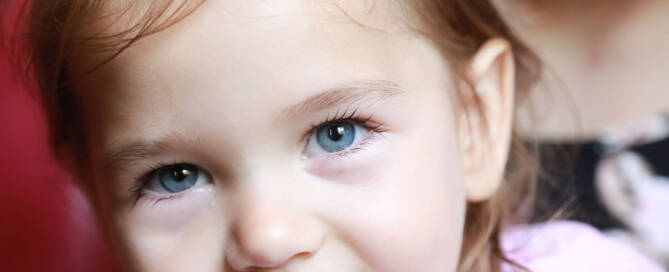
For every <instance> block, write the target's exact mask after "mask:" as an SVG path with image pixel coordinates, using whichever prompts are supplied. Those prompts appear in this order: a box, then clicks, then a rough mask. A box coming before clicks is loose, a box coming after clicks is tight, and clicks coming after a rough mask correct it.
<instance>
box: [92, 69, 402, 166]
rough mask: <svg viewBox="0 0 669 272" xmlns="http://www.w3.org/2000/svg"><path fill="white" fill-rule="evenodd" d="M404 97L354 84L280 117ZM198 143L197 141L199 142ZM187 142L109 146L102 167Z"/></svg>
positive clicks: (376, 83)
mask: <svg viewBox="0 0 669 272" xmlns="http://www.w3.org/2000/svg"><path fill="white" fill-rule="evenodd" d="M403 93H405V91H404V90H403V89H402V88H401V87H400V85H398V84H397V83H394V82H392V81H387V80H373V81H372V80H368V81H356V82H352V83H348V84H346V85H343V86H340V87H335V88H330V89H327V90H325V91H323V92H320V93H318V94H315V95H312V96H310V97H307V98H306V99H304V100H302V101H300V102H298V103H296V104H293V105H291V106H289V107H287V108H286V110H284V112H283V115H282V116H284V117H285V118H289V119H288V120H290V119H293V118H299V117H300V116H303V115H305V114H309V113H313V112H318V111H322V110H325V109H328V108H331V107H334V106H337V105H342V104H353V103H357V102H360V101H362V100H368V99H369V100H371V101H374V102H378V101H382V100H386V99H388V98H391V97H395V96H398V95H400V94H403ZM201 140H202V139H198V141H201ZM188 142H190V141H189V140H188V139H187V138H186V137H185V136H184V135H183V134H182V133H180V132H178V131H176V132H173V133H170V134H167V135H165V136H163V137H160V138H159V139H156V140H148V141H146V140H138V141H133V142H130V143H125V144H112V145H111V147H110V148H109V149H108V151H107V152H105V153H104V156H103V166H104V167H105V168H106V169H123V168H125V167H127V166H128V165H131V164H132V163H134V162H137V161H140V160H143V159H147V158H152V157H156V156H159V155H161V154H163V153H164V152H166V151H168V150H170V149H171V148H173V147H174V146H178V145H180V144H185V143H188Z"/></svg>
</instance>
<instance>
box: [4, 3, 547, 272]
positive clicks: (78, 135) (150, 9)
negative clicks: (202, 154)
mask: <svg viewBox="0 0 669 272" xmlns="http://www.w3.org/2000/svg"><path fill="white" fill-rule="evenodd" d="M10 2H11V1H10ZM139 2H142V3H141V4H144V5H145V6H140V7H139V9H138V8H137V6H139V4H137V3H139ZM149 2H150V4H148V3H149ZM177 2H180V3H177ZM202 2H203V1H202V0H196V1H169V0H166V1H91V0H62V1H35V0H33V1H27V2H25V3H24V4H23V10H22V12H21V13H22V14H24V15H25V16H24V18H25V19H26V20H27V23H28V29H27V36H25V37H27V40H20V41H19V42H18V43H17V44H21V45H20V47H22V48H27V49H26V50H23V51H22V52H23V53H24V54H22V56H23V57H22V58H18V59H19V60H22V61H19V62H18V63H19V65H20V66H21V67H22V69H23V70H24V71H29V72H30V73H31V74H33V75H34V77H35V80H36V82H37V88H36V89H37V92H36V96H37V97H38V99H39V100H40V101H41V103H42V105H43V107H44V109H45V110H46V113H47V117H48V123H49V127H50V136H51V137H50V139H51V146H52V149H53V150H54V152H55V153H56V155H57V156H58V155H59V153H60V151H61V150H62V148H64V147H69V146H74V145H76V146H77V147H85V146H86V145H85V144H84V143H85V142H86V138H85V135H84V132H83V131H84V130H83V127H82V116H81V112H80V110H79V109H80V107H79V103H81V102H80V101H78V100H77V98H76V96H75V95H74V93H73V91H72V90H71V88H70V87H69V84H68V82H69V81H70V80H71V78H72V76H73V75H71V74H69V73H68V61H69V60H70V57H71V56H72V54H73V53H75V52H76V51H77V50H96V51H99V52H106V53H109V57H108V58H106V59H105V60H104V61H102V63H100V64H99V65H103V64H104V63H105V62H106V61H109V60H111V59H112V58H114V57H115V56H116V55H118V54H120V53H121V52H122V51H123V50H124V49H126V48H128V47H129V46H132V45H133V43H135V42H136V41H137V40H139V39H141V38H143V37H146V36H148V35H151V34H153V33H156V32H159V31H161V30H162V29H165V28H167V27H169V26H170V25H172V24H175V23H178V22H179V21H180V20H181V19H183V18H184V17H186V16H188V15H189V14H190V13H191V12H193V11H194V10H195V9H196V8H197V7H198V6H199V5H200V4H201V3H202ZM110 3H114V5H118V6H119V7H116V8H115V9H112V10H115V11H116V12H117V16H118V15H119V14H120V15H121V16H122V17H129V18H130V20H132V23H131V24H129V27H127V28H125V29H123V30H120V31H116V32H114V33H111V34H109V33H107V34H104V35H102V34H99V33H97V34H96V33H82V32H80V31H81V28H82V27H81V26H82V25H90V24H94V23H97V22H98V21H99V20H104V19H105V18H104V15H103V16H100V14H104V13H101V11H102V10H109V9H108V8H109V7H108V6H109V5H110ZM119 3H124V4H125V5H119ZM410 3H411V4H412V5H413V6H410V9H411V11H413V12H416V14H417V15H418V17H419V19H420V21H421V23H422V24H423V25H424V27H423V28H422V29H418V30H417V31H418V32H420V33H421V34H424V35H426V36H427V37H429V38H430V39H431V40H432V41H433V42H434V43H435V44H436V45H437V46H438V47H439V48H440V49H441V51H442V53H443V56H444V58H445V59H446V60H447V61H448V63H449V64H450V65H451V68H452V71H454V76H456V77H459V78H464V77H463V76H462V75H463V74H464V69H465V67H466V65H467V61H469V59H470V58H471V57H472V56H473V55H474V54H475V53H476V51H477V49H478V48H479V47H480V46H481V45H482V44H483V43H484V42H485V41H487V40H488V39H491V38H495V37H500V38H503V39H505V40H507V41H508V42H509V43H510V44H511V46H512V50H513V54H514V56H515V65H516V87H517V90H516V95H515V96H516V104H519V103H521V102H522V101H523V100H524V98H525V97H526V96H527V94H528V92H529V90H530V88H531V87H532V85H533V84H534V83H535V82H536V81H537V80H538V77H539V75H540V73H541V71H540V70H541V63H540V61H539V59H538V57H537V56H536V55H535V54H534V53H533V52H532V51H531V50H529V49H528V48H527V47H526V46H525V45H524V44H523V43H522V42H521V41H520V40H519V39H518V38H516V36H515V35H513V33H512V32H511V30H510V29H509V28H508V27H507V25H506V24H505V23H504V21H503V20H502V18H501V16H500V14H499V13H498V12H497V10H496V9H495V7H494V6H493V5H492V3H490V1H489V0H415V1H410ZM146 4H148V5H146ZM138 10H139V11H138ZM14 48H16V46H15V47H14ZM14 55H15V56H18V55H20V54H14ZM465 89H467V90H465ZM465 89H462V88H458V89H457V95H458V97H461V98H462V97H476V95H475V94H466V93H465V92H471V90H472V88H465ZM474 102H476V101H474ZM75 143H76V144H75ZM511 144H512V146H511V149H510V150H511V153H510V155H509V161H508V163H507V169H506V170H507V171H506V173H505V181H504V182H503V185H502V187H501V189H500V190H499V191H498V192H497V193H496V194H495V195H494V196H493V197H492V198H490V199H489V200H487V201H484V202H481V203H469V204H468V205H467V213H466V221H465V231H464V240H463V248H462V251H461V257H460V262H459V266H458V271H461V272H470V271H499V270H500V267H501V264H502V263H504V262H507V263H511V264H513V262H512V261H510V260H508V259H507V258H506V257H505V256H504V253H503V251H502V249H501V248H500V232H501V230H502V229H503V227H505V226H506V225H508V224H514V223H519V221H522V220H523V219H525V218H526V217H527V216H529V214H528V213H529V211H530V210H531V209H530V208H531V207H532V206H533V201H534V190H535V182H536V181H535V180H536V178H535V177H536V174H537V171H538V165H537V162H536V160H535V159H533V158H535V156H533V155H532V152H530V151H529V149H528V148H527V146H526V145H525V144H524V143H523V142H522V141H521V140H520V138H519V137H518V136H517V135H514V137H513V139H512V143H511ZM76 153H77V154H78V158H77V159H76V161H75V163H77V164H81V165H86V163H87V159H86V155H87V151H86V150H77V152H76ZM80 186H81V187H82V188H83V189H84V190H85V191H88V192H89V193H91V192H92V190H91V188H90V186H92V185H91V184H86V183H80ZM518 267H519V268H520V266H518Z"/></svg>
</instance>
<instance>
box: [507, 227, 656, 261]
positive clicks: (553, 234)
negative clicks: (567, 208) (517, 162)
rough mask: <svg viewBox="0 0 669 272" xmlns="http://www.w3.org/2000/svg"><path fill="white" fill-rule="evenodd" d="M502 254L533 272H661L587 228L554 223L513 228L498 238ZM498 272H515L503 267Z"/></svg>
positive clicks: (634, 252)
mask: <svg viewBox="0 0 669 272" xmlns="http://www.w3.org/2000/svg"><path fill="white" fill-rule="evenodd" d="M502 250H504V252H506V254H507V256H508V257H509V258H510V259H511V260H513V261H515V262H517V263H519V264H521V265H523V266H525V267H526V268H528V269H530V270H531V271H533V272H586V271H606V272H662V271H665V270H664V269H662V268H661V267H660V266H659V265H657V264H655V263H653V262H652V261H650V259H648V258H647V257H645V256H643V255H641V254H640V253H638V252H637V251H635V250H633V249H631V248H629V247H627V246H626V245H624V244H621V243H619V242H617V241H613V240H609V239H608V238H606V237H605V236H604V235H602V234H601V233H600V232H599V231H597V230H596V229H594V228H593V227H590V226H589V225H586V224H583V223H578V222H573V221H557V222H552V223H547V224H539V225H529V226H527V225H525V226H515V227H512V228H509V229H508V230H506V231H504V232H503V234H502ZM502 271H505V272H512V271H514V272H515V271H520V270H515V269H514V268H513V267H512V266H510V265H504V266H503V269H502Z"/></svg>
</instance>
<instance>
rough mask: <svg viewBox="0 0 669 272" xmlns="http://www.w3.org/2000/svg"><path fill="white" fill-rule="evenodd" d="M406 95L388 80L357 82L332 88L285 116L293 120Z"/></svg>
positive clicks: (295, 106) (295, 105) (289, 109)
mask: <svg viewBox="0 0 669 272" xmlns="http://www.w3.org/2000/svg"><path fill="white" fill-rule="evenodd" d="M403 93H405V92H404V90H403V89H402V87H401V86H400V85H399V84H397V83H395V82H392V81H388V80H366V81H355V82H352V83H348V84H346V85H343V86H340V87H335V88H331V89H328V90H325V91H323V92H321V93H318V94H315V95H312V96H310V97H307V98H306V99H304V100H302V101H301V102H298V103H296V104H294V105H292V106H289V107H288V108H287V109H286V110H285V111H284V114H283V116H285V117H287V118H289V119H291V118H297V117H299V116H303V115H305V114H309V113H313V112H318V111H322V110H325V109H328V108H331V107H333V106H336V105H341V104H354V103H356V102H359V101H361V100H363V99H372V100H374V101H375V102H376V101H382V100H386V99H388V98H391V97H395V96H398V95H400V94H403Z"/></svg>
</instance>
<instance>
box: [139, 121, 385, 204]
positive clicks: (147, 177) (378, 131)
mask: <svg viewBox="0 0 669 272" xmlns="http://www.w3.org/2000/svg"><path fill="white" fill-rule="evenodd" d="M373 118H374V116H373V115H367V116H360V115H359V114H358V108H353V109H351V110H344V111H341V112H339V111H338V112H337V113H335V115H333V116H327V117H326V118H325V120H323V121H321V122H319V123H315V124H312V125H311V128H310V129H308V130H307V132H306V133H305V134H304V136H303V137H302V142H304V143H305V147H306V143H307V141H305V139H308V137H309V136H310V135H311V134H313V133H314V132H315V131H316V130H317V129H318V128H320V127H322V126H324V125H327V124H329V123H334V122H345V121H348V122H353V123H356V124H357V125H360V126H362V127H363V128H365V129H366V130H368V131H369V132H368V134H371V136H374V135H382V133H384V132H386V131H388V130H387V128H386V127H384V126H383V125H382V124H380V123H377V122H374V121H373ZM370 138H371V137H370V135H367V136H365V138H364V139H363V140H362V141H361V142H360V144H358V145H357V146H355V147H352V148H349V149H346V150H342V151H340V152H336V153H332V154H330V155H329V156H337V157H344V156H347V155H349V154H352V153H356V152H358V151H361V150H364V149H365V146H366V145H367V144H368V141H369V140H370ZM188 163H189V162H187V161H186V160H176V161H172V162H170V163H156V164H154V165H152V166H150V167H149V169H151V170H149V171H148V172H147V173H145V174H143V175H141V176H139V177H137V178H136V179H135V180H137V183H136V185H135V186H133V188H132V189H131V192H132V193H133V194H135V195H136V197H135V201H134V202H135V204H136V203H137V202H138V201H139V200H140V199H143V198H149V200H150V201H151V203H150V204H151V206H155V205H156V204H157V203H159V202H161V201H163V200H169V199H176V198H180V197H181V196H183V193H176V194H166V195H164V196H158V197H155V196H151V197H148V196H147V193H146V191H145V188H146V186H147V184H148V183H149V182H150V181H151V178H152V177H153V176H154V175H155V174H156V171H158V170H159V169H160V168H162V167H165V166H170V165H174V164H188ZM186 191H188V190H186ZM186 191H184V192H186Z"/></svg>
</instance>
